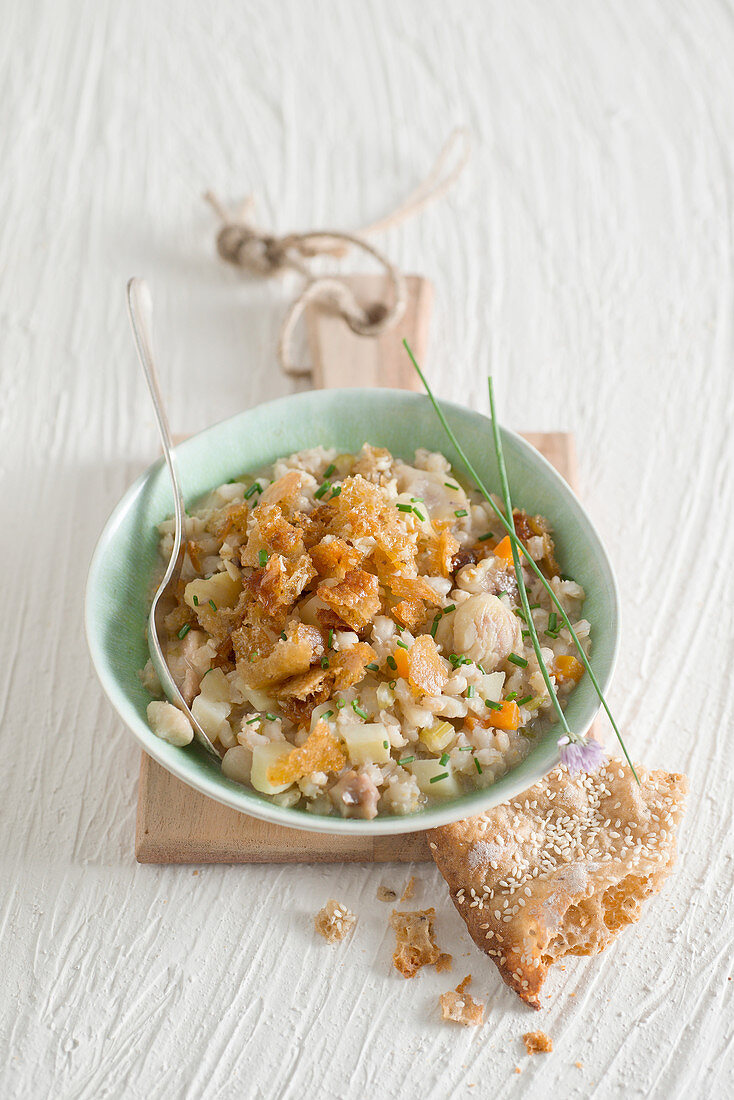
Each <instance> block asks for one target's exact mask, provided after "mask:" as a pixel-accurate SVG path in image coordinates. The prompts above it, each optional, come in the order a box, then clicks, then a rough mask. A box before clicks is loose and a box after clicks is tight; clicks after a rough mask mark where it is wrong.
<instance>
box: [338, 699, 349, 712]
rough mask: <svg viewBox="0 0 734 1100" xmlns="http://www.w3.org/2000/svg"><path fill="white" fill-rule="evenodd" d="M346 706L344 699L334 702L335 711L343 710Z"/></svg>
mask: <svg viewBox="0 0 734 1100" xmlns="http://www.w3.org/2000/svg"><path fill="white" fill-rule="evenodd" d="M346 705H347V701H346V699H337V701H336V709H337V710H343V709H344V707H345V706H346Z"/></svg>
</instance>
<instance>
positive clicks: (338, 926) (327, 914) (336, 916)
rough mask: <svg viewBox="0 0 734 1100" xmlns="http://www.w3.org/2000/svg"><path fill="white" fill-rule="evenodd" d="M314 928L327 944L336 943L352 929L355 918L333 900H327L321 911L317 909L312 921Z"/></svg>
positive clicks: (355, 921)
mask: <svg viewBox="0 0 734 1100" xmlns="http://www.w3.org/2000/svg"><path fill="white" fill-rule="evenodd" d="M313 923H314V927H315V929H316V931H317V932H318V933H319V935H320V936H323V937H324V939H325V940H326V942H327V943H338V942H339V941H340V940H343V939H344V938H345V936H348V935H349V933H350V932H351V931H352V929H353V928H354V926H355V924H356V923H357V918H356V916H355V915H354V913H352V912H350V910H349V909H347V907H346V905H341V904H340V903H339V902H338V901H336V900H335V899H334V898H329V900H328V901H327V903H326V905H325V906H324V908H323V909H319V911H318V913H317V914H316V916H315V917H314V919H313Z"/></svg>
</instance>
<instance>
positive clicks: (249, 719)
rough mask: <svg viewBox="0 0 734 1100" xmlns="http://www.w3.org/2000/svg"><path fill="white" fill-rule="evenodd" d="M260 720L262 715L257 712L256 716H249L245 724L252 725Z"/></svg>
mask: <svg viewBox="0 0 734 1100" xmlns="http://www.w3.org/2000/svg"><path fill="white" fill-rule="evenodd" d="M259 721H260V715H259V714H256V715H255V717H254V718H248V719H247V721H246V722H245V725H246V726H252V725H253V724H254V723H255V722H259Z"/></svg>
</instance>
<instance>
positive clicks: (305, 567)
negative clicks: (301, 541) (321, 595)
mask: <svg viewBox="0 0 734 1100" xmlns="http://www.w3.org/2000/svg"><path fill="white" fill-rule="evenodd" d="M315 576H316V570H315V569H314V567H313V565H312V564H311V559H310V557H309V556H308V554H301V556H300V558H295V559H288V558H284V557H283V556H282V554H273V556H272V557H270V558H269V559H268V561H267V564H266V565H265V566H264V567H263V568H262V569H256V570H255V572H254V573H252V574H251V576H250V577H249V578H248V582H247V583H248V587H249V590H250V592H251V593H252V595H253V597H254V598H255V599H256V600H257V601H258V603H260V604H262V606H263V607H264V608H265V610H266V611H268V612H269V613H270V614H272V613H273V612H275V611H278V610H279V609H280V608H288V607H292V606H293V604H294V603H295V602H296V600H297V599H298V597H299V596H300V595H301V593H302V592H303V590H304V588H305V587H306V585H307V584H308V583H309V582H310V581H311V580H313V578H314V577H315Z"/></svg>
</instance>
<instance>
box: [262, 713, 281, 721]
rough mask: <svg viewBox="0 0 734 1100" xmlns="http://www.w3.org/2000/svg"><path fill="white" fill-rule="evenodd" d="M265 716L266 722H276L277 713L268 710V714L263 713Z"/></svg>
mask: <svg viewBox="0 0 734 1100" xmlns="http://www.w3.org/2000/svg"><path fill="white" fill-rule="evenodd" d="M265 717H266V718H267V720H268V722H277V721H278V718H277V715H275V714H270V713H269V712H268V714H266V715H265Z"/></svg>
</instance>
